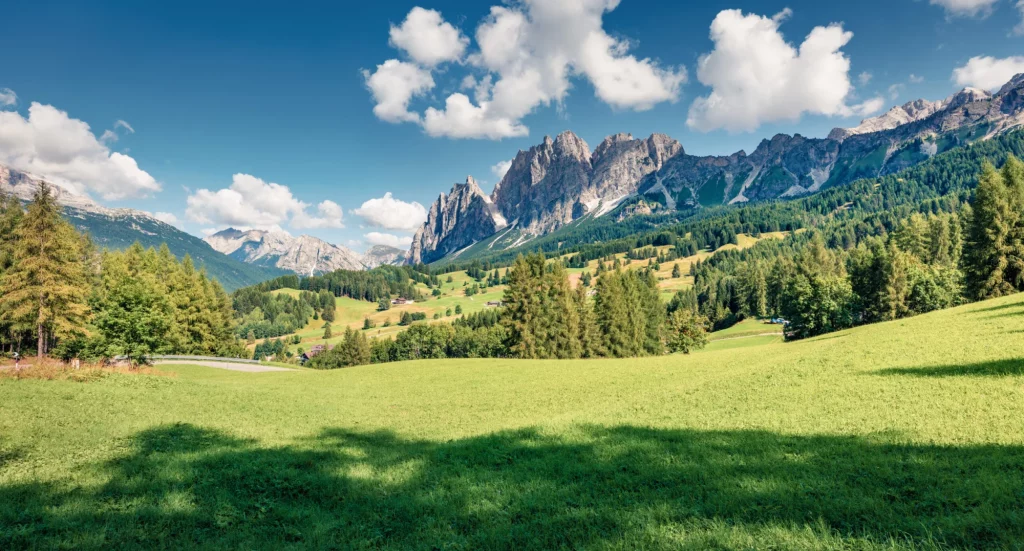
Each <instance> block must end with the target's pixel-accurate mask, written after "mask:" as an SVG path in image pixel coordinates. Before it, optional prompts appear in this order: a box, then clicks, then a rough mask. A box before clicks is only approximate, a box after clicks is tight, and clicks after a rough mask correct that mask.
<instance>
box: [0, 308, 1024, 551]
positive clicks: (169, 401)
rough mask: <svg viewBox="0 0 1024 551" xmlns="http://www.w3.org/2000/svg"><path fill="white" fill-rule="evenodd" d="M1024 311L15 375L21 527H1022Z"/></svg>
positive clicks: (565, 540)
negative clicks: (472, 354)
mask: <svg viewBox="0 0 1024 551" xmlns="http://www.w3.org/2000/svg"><path fill="white" fill-rule="evenodd" d="M1022 332H1024V296H1015V297H1010V298H1007V299H1001V300H997V301H992V302H987V303H982V304H977V305H972V306H968V307H964V308H959V309H955V310H950V311H945V312H940V313H936V314H932V315H927V316H921V317H918V318H914V319H910V320H904V321H899V322H894V323H887V324H880V325H875V326H870V327H864V328H859V329H856V330H852V331H846V332H843V333H839V334H833V335H828V336H824V337H821V338H818V339H814V340H810V341H806V342H800V343H792V344H769V345H763V346H758V347H756V348H733V349H729V350H721V351H708V352H703V353H700V354H695V355H693V356H691V357H681V356H673V357H663V358H645V359H638V360H601V361H575V362H534V361H510V360H479V361H474V360H459V361H434V362H414V363H406V364H396V365H388V366H367V367H360V368H354V369H349V370H342V371H336V372H313V371H308V370H302V371H294V372H287V373H266V374H257V375H253V374H242V373H233V372H226V371H217V370H212V369H205V368H197V367H188V366H182V367H178V368H170V369H172V370H173V371H175V372H176V373H177V376H176V377H169V378H161V377H126V376H111V377H109V378H107V379H104V380H102V381H99V382H94V383H85V384H83V383H70V382H40V381H20V382H16V381H0V435H2V436H0V548H4V549H10V548H15V549H17V548H22V547H32V546H35V547H40V548H44V547H46V548H49V547H56V546H58V545H64V546H77V547H82V548H114V547H122V546H123V547H139V548H153V547H161V546H165V547H179V548H184V547H195V548H204V547H205V548H223V547H231V548H250V549H257V548H264V549H280V548H286V547H289V546H291V547H303V548H309V547H320V548H326V547H344V548H392V549H404V548H422V549H427V548H447V549H486V548H519V549H530V548H534V549H550V548H558V547H565V548H581V547H586V548H623V549H634V548H638V547H646V548H665V549H678V548H692V549H707V548H716V549H754V548H757V549H765V548H776V549H780V548H781V549H829V548H832V549H840V548H842V549H852V548H855V549H875V548H879V549H881V548H885V549H892V548H929V549H930V548H939V547H941V544H943V543H945V544H948V545H950V546H956V547H982V548H1018V549H1019V548H1020V547H1021V545H1022V542H1024V423H1022V418H1024V361H1022V358H1024V340H1022V339H1021V338H1020V334H1021V333H1022ZM724 342H730V341H724ZM731 342H739V341H731Z"/></svg>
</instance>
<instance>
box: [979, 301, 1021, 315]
mask: <svg viewBox="0 0 1024 551" xmlns="http://www.w3.org/2000/svg"><path fill="white" fill-rule="evenodd" d="M1013 309H1020V310H1024V302H1011V303H1009V304H1000V305H999V306H989V307H987V308H978V309H975V310H972V311H971V313H972V314H987V313H989V312H999V311H1002V310H1013ZM1022 313H1024V312H1022Z"/></svg>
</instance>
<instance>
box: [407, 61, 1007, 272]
mask: <svg viewBox="0 0 1024 551" xmlns="http://www.w3.org/2000/svg"><path fill="white" fill-rule="evenodd" d="M1022 125H1024V75H1017V76H1016V77H1014V78H1013V79H1012V80H1011V81H1010V82H1009V83H1007V84H1006V85H1005V86H1003V87H1002V88H1001V89H1000V90H999V91H998V92H997V93H995V94H989V93H988V92H985V91H982V90H978V89H974V88H966V89H964V90H962V91H960V92H958V93H956V94H954V95H953V96H950V97H949V98H947V99H945V100H941V101H927V100H917V101H913V102H910V103H907V104H905V105H903V106H899V107H894V108H893V109H891V110H890V111H889V112H887V113H885V114H883V115H881V116H879V117H875V118H871V119H867V120H865V121H863V122H862V123H861V125H860V126H857V127H856V128H849V129H843V128H837V129H835V130H833V131H832V132H831V133H830V134H829V136H828V137H826V138H820V139H817V138H806V137H804V136H801V135H799V134H797V135H793V136H789V135H784V134H779V135H777V136H775V137H773V138H771V139H770V140H764V141H762V142H761V144H760V145H759V146H758V147H757V148H756V149H755V150H754V152H753V153H751V154H747V153H746V152H744V151H739V152H737V153H734V154H732V155H729V156H724V157H722V156H708V157H698V156H693V155H688V154H687V153H686V151H685V150H684V148H683V146H682V145H681V144H680V143H679V142H677V141H675V140H673V139H672V138H670V137H668V136H665V135H661V134H655V135H652V136H650V137H648V138H646V139H635V138H633V137H632V136H630V135H628V134H617V135H615V136H610V137H608V138H606V139H605V140H604V141H602V142H601V143H600V144H599V145H598V146H597V148H596V149H594V150H593V151H591V149H590V147H589V146H588V145H587V143H586V142H585V141H583V140H582V139H581V138H580V137H579V136H577V135H575V134H573V133H572V132H564V133H562V134H560V135H559V136H558V137H556V138H555V139H553V140H552V139H551V138H548V137H545V139H544V141H543V142H542V143H541V144H539V145H537V146H535V147H532V148H530V149H529V150H528V151H520V152H519V153H518V154H517V155H516V157H515V159H514V160H513V161H512V166H511V168H510V169H509V170H508V172H507V173H506V174H505V176H504V177H503V178H502V180H501V182H500V183H499V184H498V185H497V186H496V187H495V189H494V192H493V193H491V194H490V195H489V196H488V195H486V194H485V193H484V192H483V191H482V190H481V189H480V187H479V186H478V185H477V183H476V181H474V180H473V178H472V177H470V178H468V179H467V181H466V182H465V183H460V184H456V185H455V186H454V187H453V188H452V190H451V192H450V193H448V194H441V196H440V197H438V199H437V201H435V202H434V203H433V205H432V206H431V207H430V209H429V213H428V218H427V221H426V223H425V224H424V226H423V227H422V228H421V229H420V230H419V231H418V232H417V233H416V236H415V237H414V239H413V244H412V248H411V249H410V251H409V255H408V261H409V262H410V263H427V264H429V263H433V262H437V261H441V260H445V261H452V260H454V259H459V260H468V259H472V258H486V257H488V256H493V255H495V254H497V253H500V252H502V251H507V250H509V249H514V248H516V247H519V246H522V245H526V244H530V243H533V242H534V240H536V239H537V238H539V237H542V236H546V235H548V234H553V235H554V236H558V235H559V234H560V233H561V232H564V230H566V229H567V228H569V227H578V226H580V225H583V224H592V223H604V224H614V223H617V222H620V221H623V220H625V219H627V218H630V217H634V216H638V215H647V216H649V217H652V218H656V216H652V215H672V216H675V217H684V216H688V215H690V214H692V213H694V212H695V211H699V210H700V209H706V208H709V207H713V206H716V205H735V204H741V203H748V202H755V201H769V200H784V199H790V198H797V197H802V196H806V195H809V194H813V193H815V192H817V191H820V190H824V189H827V188H830V187H834V186H839V185H843V184H847V183H850V182H853V181H855V180H858V179H861V178H867V177H876V176H885V175H889V174H893V173H896V172H898V171H900V170H903V169H905V168H908V167H910V166H913V165H916V164H918V163H920V162H922V161H925V160H927V159H929V158H931V157H932V156H934V155H936V154H938V153H942V152H944V151H948V150H950V149H952V148H955V147H958V146H961V145H967V144H970V143H972V142H975V141H979V140H986V139H989V138H992V137H995V136H999V135H1001V134H1004V133H1006V132H1009V131H1012V130H1015V129H1018V128H1020V127H1021V126H1022ZM608 215H610V216H608ZM598 221H600V222H598ZM555 240H557V239H555Z"/></svg>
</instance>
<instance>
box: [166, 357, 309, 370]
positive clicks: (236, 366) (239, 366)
mask: <svg viewBox="0 0 1024 551" xmlns="http://www.w3.org/2000/svg"><path fill="white" fill-rule="evenodd" d="M153 363H154V364H156V365H198V366H201V367H212V368H214V369H227V370H229V371H242V372H245V373H268V372H271V371H292V370H291V369H287V368H284V367H274V366H270V365H256V364H243V363H231V362H196V361H188V360H158V361H156V362H153Z"/></svg>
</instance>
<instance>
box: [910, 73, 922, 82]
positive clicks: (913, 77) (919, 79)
mask: <svg viewBox="0 0 1024 551" xmlns="http://www.w3.org/2000/svg"><path fill="white" fill-rule="evenodd" d="M907 80H909V81H910V83H911V84H921V83H922V82H924V77H923V76H920V75H915V74H911V75H910V78H908V79H907Z"/></svg>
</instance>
